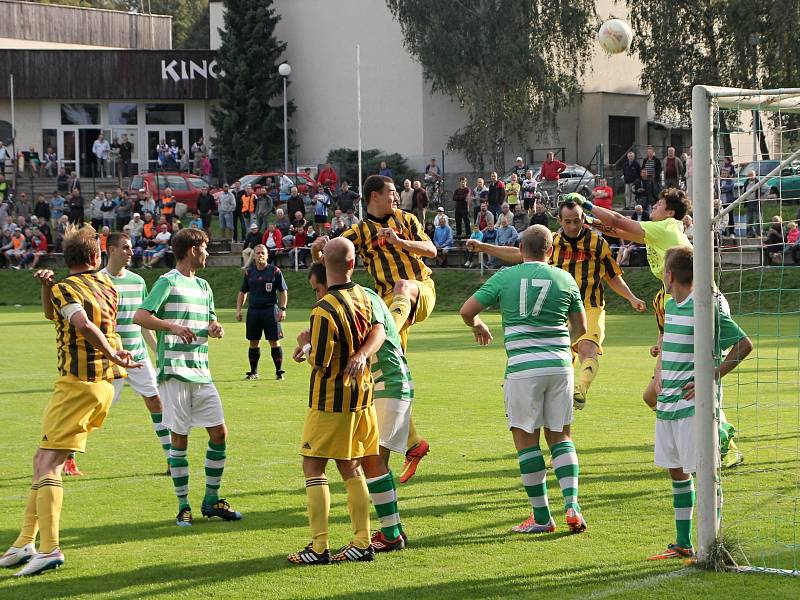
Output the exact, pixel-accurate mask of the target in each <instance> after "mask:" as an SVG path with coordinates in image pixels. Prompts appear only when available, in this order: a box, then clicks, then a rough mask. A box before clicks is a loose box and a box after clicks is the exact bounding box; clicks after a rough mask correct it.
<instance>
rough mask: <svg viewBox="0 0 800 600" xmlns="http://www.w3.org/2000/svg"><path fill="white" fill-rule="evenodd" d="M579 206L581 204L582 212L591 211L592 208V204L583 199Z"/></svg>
mask: <svg viewBox="0 0 800 600" xmlns="http://www.w3.org/2000/svg"><path fill="white" fill-rule="evenodd" d="M581 206H583V210H584V212H587V213H590V212H592V209H593V208H594V204H592V203H591V202H589V201H588V200H584V201H583V204H582V205H581Z"/></svg>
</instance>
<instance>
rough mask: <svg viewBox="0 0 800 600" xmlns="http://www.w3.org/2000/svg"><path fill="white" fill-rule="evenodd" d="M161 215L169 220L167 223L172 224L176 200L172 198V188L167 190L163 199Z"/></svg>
mask: <svg viewBox="0 0 800 600" xmlns="http://www.w3.org/2000/svg"><path fill="white" fill-rule="evenodd" d="M161 214H162V215H163V216H165V217H166V218H167V222H169V223H170V224H172V218H173V217H174V216H175V198H174V197H173V196H172V188H165V189H164V195H163V196H162V197H161Z"/></svg>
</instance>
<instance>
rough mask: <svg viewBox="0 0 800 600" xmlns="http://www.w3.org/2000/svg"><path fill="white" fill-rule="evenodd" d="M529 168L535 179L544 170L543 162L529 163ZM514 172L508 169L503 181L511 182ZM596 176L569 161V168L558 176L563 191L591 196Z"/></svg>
mask: <svg viewBox="0 0 800 600" xmlns="http://www.w3.org/2000/svg"><path fill="white" fill-rule="evenodd" d="M528 168H529V169H530V170H531V171H533V177H534V179H535V178H537V177H539V174H540V173H541V172H542V163H535V164H533V165H528ZM513 172H514V171H508V172H507V173H506V174H505V175H503V181H504V182H505V184H506V185H508V184H509V183H510V182H511V174H512V173H513ZM595 177H596V176H595V174H594V173H592V172H591V171H589V170H588V169H585V168H584V167H582V166H580V165H576V164H573V163H569V164H567V168H566V169H564V170H563V171H562V172H561V174H560V175H559V177H558V178H559V180H560V181H561V192H562V193H564V194H568V193H570V192H578V193H580V194H582V195H584V196H586V197H587V198H589V197H590V196H591V195H592V190H593V189H594V186H595Z"/></svg>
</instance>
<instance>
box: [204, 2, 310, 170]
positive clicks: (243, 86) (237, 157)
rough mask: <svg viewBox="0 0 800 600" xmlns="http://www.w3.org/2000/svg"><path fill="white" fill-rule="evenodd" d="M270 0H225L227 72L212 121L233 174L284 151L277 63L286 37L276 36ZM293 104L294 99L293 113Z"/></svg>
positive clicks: (222, 59) (222, 58) (223, 64)
mask: <svg viewBox="0 0 800 600" xmlns="http://www.w3.org/2000/svg"><path fill="white" fill-rule="evenodd" d="M272 4H273V3H272V0H228V1H227V2H226V3H225V30H224V31H223V32H222V46H221V47H220V50H219V58H218V61H219V66H220V68H221V70H222V71H223V72H224V75H223V76H222V77H220V79H219V107H218V108H215V109H214V110H213V112H212V113H211V121H212V123H213V125H214V129H215V131H216V132H217V137H216V138H215V139H214V140H213V143H214V147H215V148H216V150H217V153H218V154H219V155H220V157H221V158H222V161H223V164H224V166H225V171H226V176H227V178H228V179H229V180H232V179H235V178H237V177H239V176H240V175H243V174H244V173H248V172H250V171H254V170H259V169H264V168H266V167H267V166H268V165H269V164H270V163H274V162H275V161H276V160H277V159H282V157H283V80H282V78H281V76H280V75H279V74H278V65H279V64H280V63H281V62H283V61H282V60H281V57H282V56H283V54H284V52H285V51H286V43H285V42H281V41H278V39H277V38H276V37H275V25H277V23H278V21H279V20H280V17H279V16H278V15H277V13H276V12H275V9H274V8H273V7H272ZM294 110H295V107H294V104H292V103H290V104H289V115H291V114H292V113H293V112H294ZM289 133H290V139H291V133H292V132H291V131H290V132H289ZM290 147H291V142H290Z"/></svg>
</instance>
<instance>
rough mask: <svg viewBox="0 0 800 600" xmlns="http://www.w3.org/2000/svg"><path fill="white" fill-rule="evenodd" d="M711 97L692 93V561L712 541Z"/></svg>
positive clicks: (715, 448) (714, 441)
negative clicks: (694, 488) (694, 487)
mask: <svg viewBox="0 0 800 600" xmlns="http://www.w3.org/2000/svg"><path fill="white" fill-rule="evenodd" d="M713 131H714V128H713V124H712V115H711V97H710V95H709V93H708V90H707V89H706V88H705V87H704V86H700V85H697V86H695V87H694V89H693V90H692V147H693V149H694V156H695V162H694V184H693V185H694V230H695V235H694V240H693V242H694V293H693V296H694V386H695V387H694V393H695V416H694V436H695V440H694V441H695V448H696V459H697V462H696V465H695V466H696V485H697V542H698V548H697V549H698V555H697V556H698V559H699V560H700V561H701V562H703V561H706V560H707V559H708V557H709V554H710V552H711V550H712V549H713V547H714V545H715V544H716V541H717V485H718V484H717V451H718V433H717V426H716V422H715V421H716V409H715V394H714V385H715V375H714V370H715V367H716V362H715V358H714V290H713V288H714V278H713V273H714V245H713V235H712V222H713V219H712V214H713V204H712V201H711V199H712V198H713V194H712V190H711V186H712V183H713V177H712V172H713V168H714V153H713V151H712V148H713V145H712V143H711V142H712V140H711V138H712V132H713Z"/></svg>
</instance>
